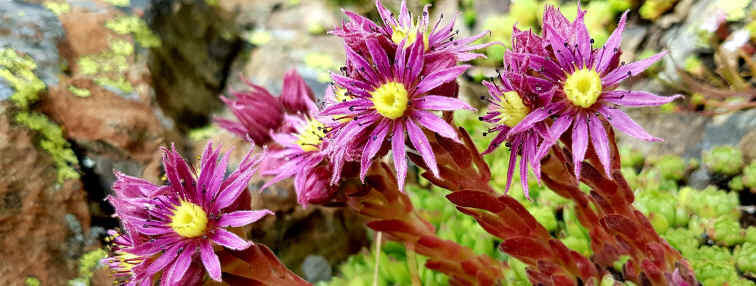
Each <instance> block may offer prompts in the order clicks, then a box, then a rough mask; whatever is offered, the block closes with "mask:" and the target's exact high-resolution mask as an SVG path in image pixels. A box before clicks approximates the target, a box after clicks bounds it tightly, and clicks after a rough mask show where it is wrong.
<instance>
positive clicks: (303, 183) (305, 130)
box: [262, 109, 335, 206]
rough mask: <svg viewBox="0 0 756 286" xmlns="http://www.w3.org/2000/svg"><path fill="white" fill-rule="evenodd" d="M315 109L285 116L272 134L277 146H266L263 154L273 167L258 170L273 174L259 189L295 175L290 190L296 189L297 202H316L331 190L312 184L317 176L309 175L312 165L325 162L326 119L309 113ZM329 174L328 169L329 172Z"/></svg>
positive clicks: (323, 198) (306, 203)
mask: <svg viewBox="0 0 756 286" xmlns="http://www.w3.org/2000/svg"><path fill="white" fill-rule="evenodd" d="M314 112H317V109H315V110H311V111H310V112H308V113H306V114H298V115H287V116H286V120H285V123H284V125H283V127H282V128H281V130H280V131H279V132H276V133H274V134H273V141H274V142H276V143H277V146H270V148H269V149H268V150H266V153H265V159H266V160H268V161H269V162H268V165H270V166H273V167H271V168H267V169H266V170H264V171H263V172H262V174H263V175H269V176H274V177H273V178H272V179H271V180H269V181H268V182H266V183H265V185H264V186H263V189H265V188H267V187H269V186H271V185H273V184H275V183H278V182H280V181H282V180H284V179H287V178H291V177H295V179H294V189H295V191H296V192H297V202H298V203H299V204H301V205H302V206H307V205H308V204H310V203H320V202H323V200H325V198H327V197H328V195H330V194H331V193H333V192H334V191H335V189H334V187H332V186H331V185H330V184H321V183H315V184H313V182H315V181H313V180H317V179H318V178H319V177H310V176H312V175H313V174H314V173H313V172H314V170H315V169H316V168H321V167H323V166H327V165H328V160H327V159H326V158H327V156H326V153H325V151H324V147H325V143H324V142H323V137H325V132H326V125H325V124H323V123H322V122H329V121H328V120H327V118H321V117H319V116H316V115H310V114H312V113H314ZM329 176H330V172H329Z"/></svg>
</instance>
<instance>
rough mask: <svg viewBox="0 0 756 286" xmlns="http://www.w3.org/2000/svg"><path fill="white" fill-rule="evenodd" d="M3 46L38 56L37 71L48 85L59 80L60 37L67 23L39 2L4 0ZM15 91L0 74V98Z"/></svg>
mask: <svg viewBox="0 0 756 286" xmlns="http://www.w3.org/2000/svg"><path fill="white" fill-rule="evenodd" d="M0 23H2V25H0V49H4V48H11V49H13V50H16V51H17V52H20V53H24V54H26V55H28V56H29V57H31V58H32V59H34V61H35V62H36V63H37V69H36V70H35V71H34V73H35V74H36V75H37V76H38V77H39V78H40V79H42V81H44V82H45V84H47V85H51V84H57V82H58V79H57V74H58V72H59V71H60V63H59V59H60V57H59V55H58V48H57V46H56V44H57V42H58V40H59V39H60V38H61V37H63V35H64V32H63V26H62V25H61V24H60V21H58V17H57V16H55V14H53V13H52V11H50V10H48V9H47V8H44V7H42V6H39V5H36V4H29V3H23V2H17V1H7V0H5V1H0ZM12 93H13V89H12V88H11V87H9V86H8V83H7V82H5V81H4V80H3V79H2V78H0V100H4V99H6V98H8V97H10V95H11V94H12Z"/></svg>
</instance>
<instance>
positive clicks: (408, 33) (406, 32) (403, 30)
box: [391, 23, 430, 51]
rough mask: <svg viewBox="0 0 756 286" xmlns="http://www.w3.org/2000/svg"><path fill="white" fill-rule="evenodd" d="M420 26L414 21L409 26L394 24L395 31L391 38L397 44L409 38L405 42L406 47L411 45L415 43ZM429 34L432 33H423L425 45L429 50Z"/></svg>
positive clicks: (392, 28)
mask: <svg viewBox="0 0 756 286" xmlns="http://www.w3.org/2000/svg"><path fill="white" fill-rule="evenodd" d="M418 29H419V27H418V26H416V25H415V23H412V25H410V26H409V27H402V26H392V27H391V30H392V31H393V32H392V33H391V40H392V41H394V43H395V44H397V45H398V44H401V43H402V40H404V39H407V41H406V42H404V45H405V47H409V46H410V45H412V44H413V43H415V40H417V31H418ZM428 34H430V33H427V32H426V33H423V46H424V47H425V50H426V51H427V50H428V48H429V47H428V46H429V43H430V39H429V38H428Z"/></svg>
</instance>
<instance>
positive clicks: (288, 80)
mask: <svg viewBox="0 0 756 286" xmlns="http://www.w3.org/2000/svg"><path fill="white" fill-rule="evenodd" d="M314 100H315V94H313V93H312V89H310V87H309V86H307V83H305V81H304V79H303V78H302V77H301V76H300V75H299V73H297V70H295V69H292V70H290V71H288V72H286V74H285V75H284V78H283V90H282V91H281V96H280V97H279V101H280V102H281V105H282V106H283V107H284V109H286V111H287V112H288V113H303V114H309V113H310V112H311V111H312V110H316V109H317V106H316V105H315V102H314ZM271 108H272V109H275V106H271Z"/></svg>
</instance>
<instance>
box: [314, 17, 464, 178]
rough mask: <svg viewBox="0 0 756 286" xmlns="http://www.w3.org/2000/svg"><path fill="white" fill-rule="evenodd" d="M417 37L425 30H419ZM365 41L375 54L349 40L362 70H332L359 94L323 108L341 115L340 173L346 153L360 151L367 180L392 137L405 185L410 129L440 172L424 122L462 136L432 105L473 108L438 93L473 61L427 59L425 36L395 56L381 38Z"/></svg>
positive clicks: (336, 136)
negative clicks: (444, 62)
mask: <svg viewBox="0 0 756 286" xmlns="http://www.w3.org/2000/svg"><path fill="white" fill-rule="evenodd" d="M417 37H422V34H421V33H420V32H418V33H417ZM365 45H366V47H367V49H368V52H369V58H366V57H363V56H362V55H360V54H358V53H357V52H355V51H354V50H352V48H350V47H349V46H348V45H345V49H346V54H347V61H348V62H349V63H350V64H352V65H353V67H352V68H353V69H354V70H355V71H357V73H356V74H354V75H353V76H342V75H338V74H331V78H332V79H333V81H334V83H335V84H336V85H338V86H340V87H343V88H345V89H346V91H347V92H348V93H349V95H351V96H352V97H353V99H351V100H346V101H344V102H340V103H338V104H334V105H331V106H328V107H327V108H326V109H325V110H324V111H323V112H322V113H321V115H322V116H339V118H338V120H337V123H336V126H335V127H334V128H333V130H332V131H329V132H328V133H329V135H328V136H331V142H330V143H329V146H331V147H332V148H330V149H331V152H329V153H330V154H333V155H331V161H332V162H333V164H334V174H335V176H338V174H339V173H340V172H341V168H342V167H343V164H344V161H345V160H346V159H347V158H346V157H345V155H344V154H347V153H348V152H351V151H358V152H360V154H361V157H360V162H361V164H360V165H361V169H360V177H361V178H362V179H363V180H364V177H365V175H366V173H367V170H368V169H369V168H370V165H371V164H372V160H373V159H374V158H375V157H376V155H377V154H378V152H379V151H380V150H381V147H382V146H383V145H384V143H386V142H388V141H390V142H391V150H392V152H393V158H394V166H395V168H396V171H397V177H398V184H399V188H400V189H402V190H403V189H404V182H405V178H406V175H407V158H406V150H405V134H407V135H409V139H410V142H412V145H413V146H414V147H415V149H416V150H417V151H418V153H420V155H421V156H422V157H423V159H424V160H425V163H426V165H427V166H428V167H429V168H430V170H431V171H432V173H433V174H434V175H436V176H437V175H438V167H437V166H436V159H435V155H434V154H433V151H432V150H431V147H430V144H429V142H428V138H426V137H425V133H424V132H423V130H422V129H421V127H425V128H427V129H428V130H431V131H433V132H436V133H438V134H439V135H441V136H443V137H447V138H450V139H453V140H458V139H457V135H456V130H455V129H454V128H453V127H451V126H450V125H449V124H448V123H446V122H445V121H444V120H442V119H441V118H439V117H438V116H437V115H435V114H433V113H432V112H431V111H433V110H445V111H450V110H457V109H470V110H473V108H472V107H470V106H469V105H468V104H466V103H464V102H463V101H461V100H458V99H455V98H451V97H445V96H439V95H436V94H437V93H436V91H437V89H439V88H440V87H442V85H443V84H445V83H450V82H454V81H455V79H456V78H457V77H458V76H459V75H460V74H462V73H463V72H465V70H467V68H468V67H469V66H451V67H448V66H447V65H443V66H438V65H435V64H431V65H426V64H425V61H424V56H423V55H424V52H423V51H424V44H423V41H415V42H414V43H413V44H412V45H410V46H409V47H407V48H399V49H397V50H396V52H395V53H394V57H393V59H390V58H389V57H388V53H387V52H386V50H384V48H383V47H382V46H381V44H380V43H379V41H378V40H377V39H375V38H368V39H366V40H365ZM389 138H390V140H386V139H389Z"/></svg>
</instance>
